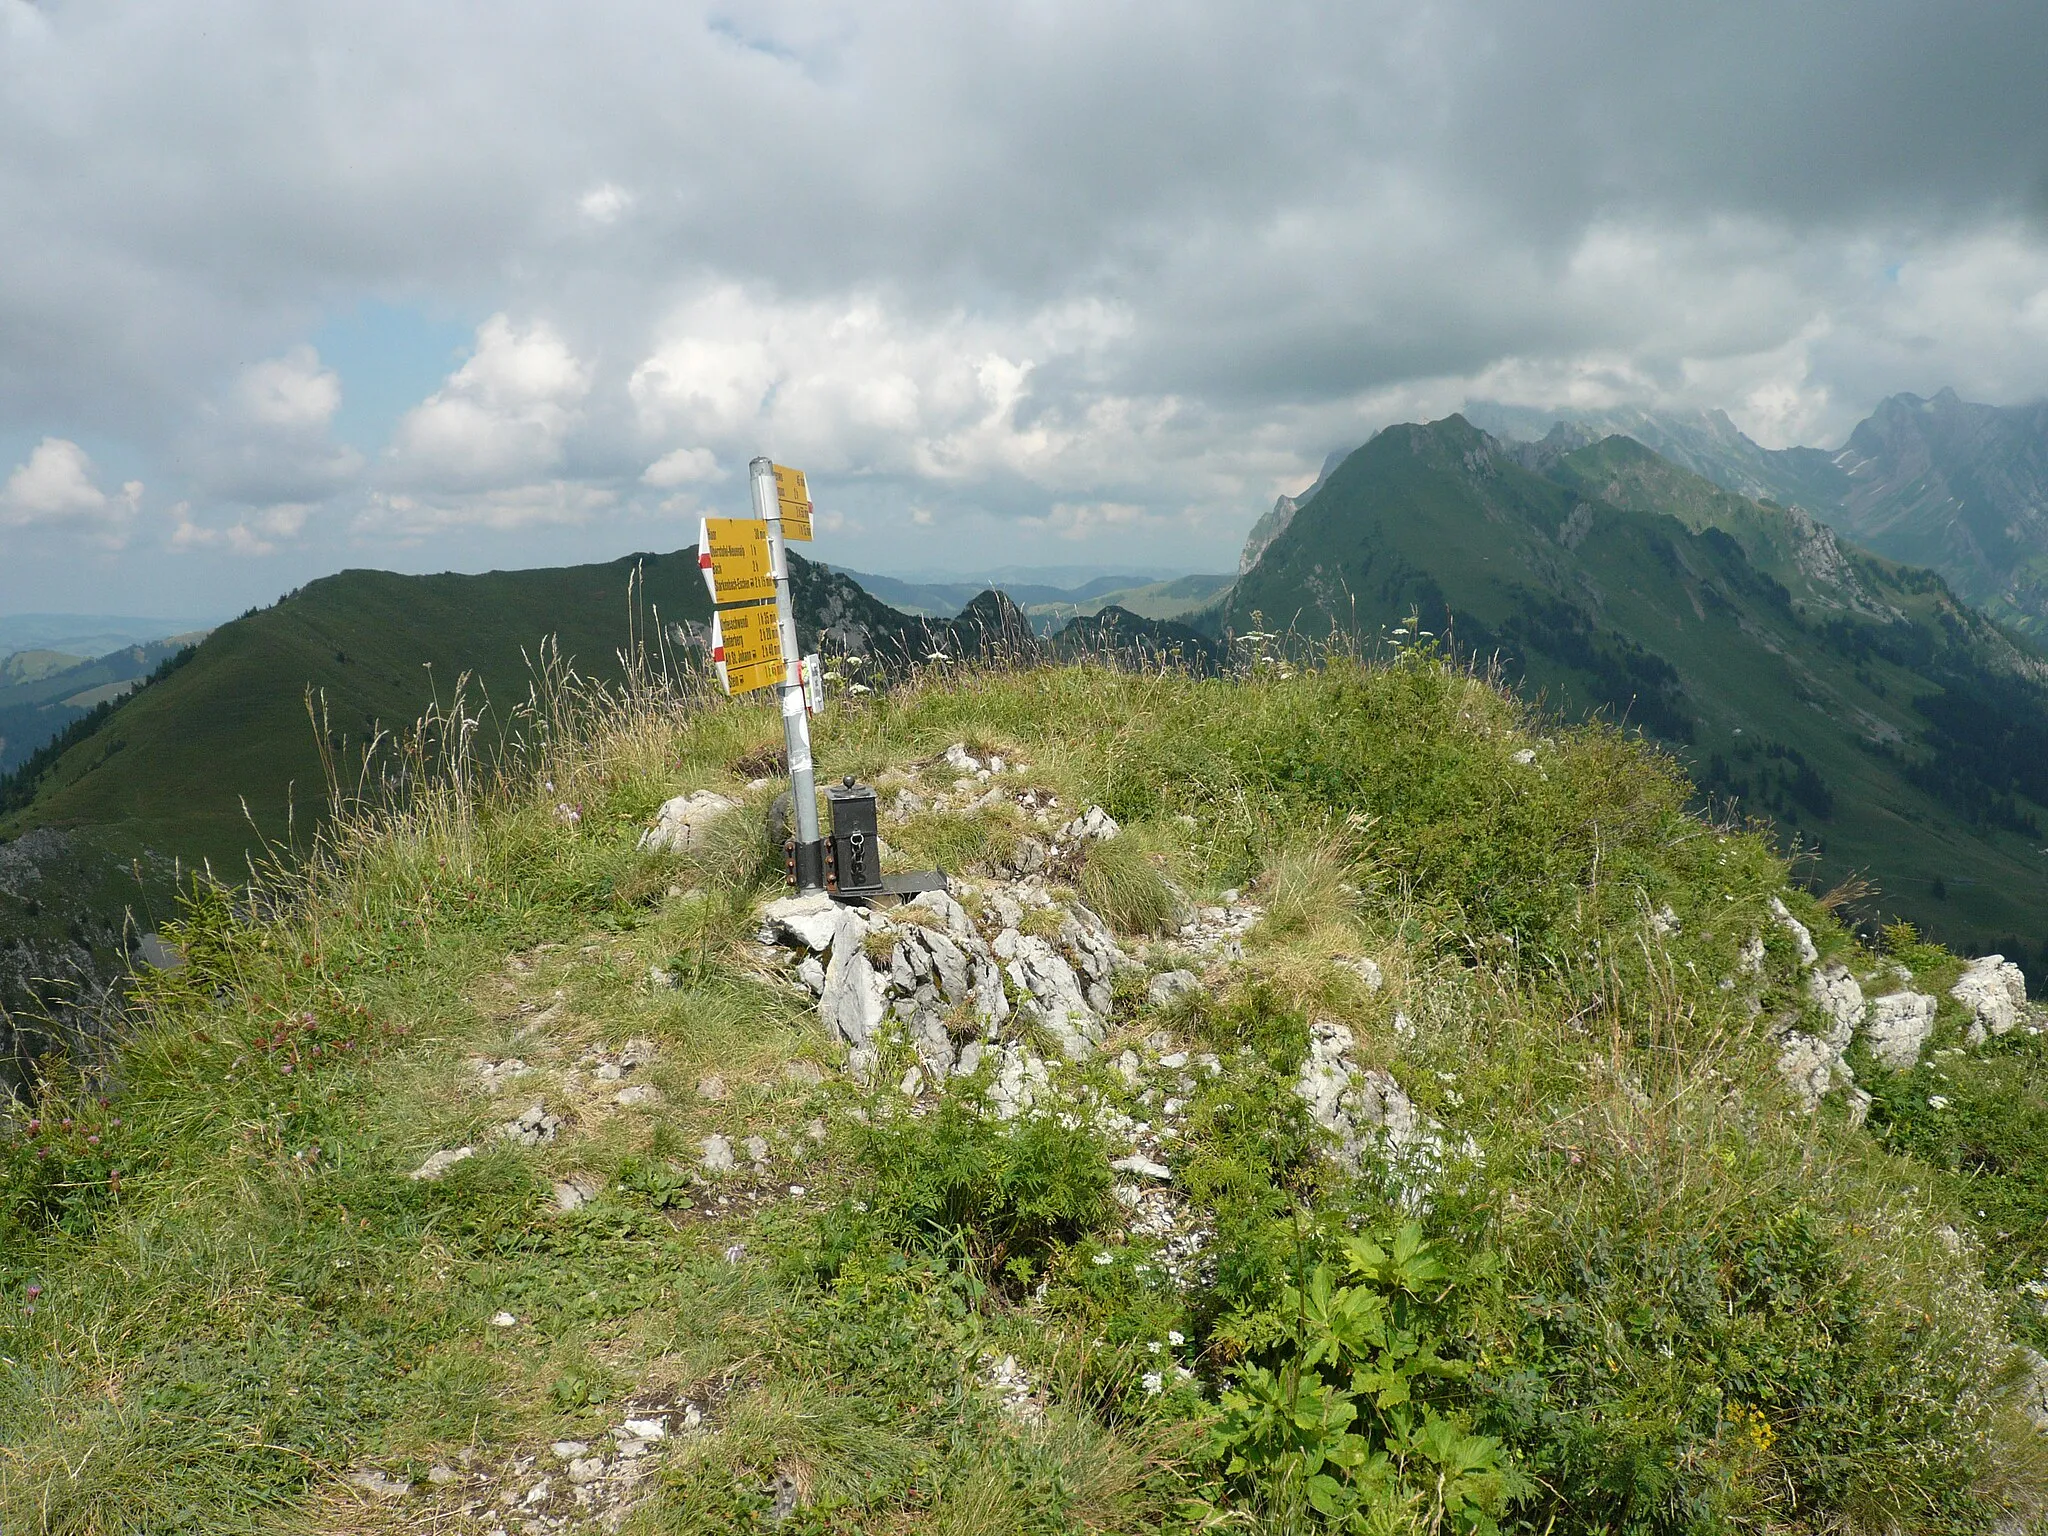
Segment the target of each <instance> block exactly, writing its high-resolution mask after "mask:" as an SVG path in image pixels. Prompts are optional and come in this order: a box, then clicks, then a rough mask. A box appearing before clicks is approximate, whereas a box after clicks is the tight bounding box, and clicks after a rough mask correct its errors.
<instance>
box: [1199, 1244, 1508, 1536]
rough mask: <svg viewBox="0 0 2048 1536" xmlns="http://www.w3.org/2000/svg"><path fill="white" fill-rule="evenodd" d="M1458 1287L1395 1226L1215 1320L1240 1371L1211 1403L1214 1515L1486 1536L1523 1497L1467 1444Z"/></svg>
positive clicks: (1498, 1467)
mask: <svg viewBox="0 0 2048 1536" xmlns="http://www.w3.org/2000/svg"><path fill="white" fill-rule="evenodd" d="M1347 1280H1348V1281H1349V1282H1350V1283H1345V1282H1346V1281H1347ZM1462 1284H1463V1279H1462V1277H1458V1276H1454V1275H1453V1274H1452V1272H1451V1270H1450V1269H1449V1268H1448V1267H1447V1266H1446V1265H1445V1264H1444V1262H1443V1261H1442V1260H1441V1259H1440V1258H1439V1257H1438V1256H1437V1255H1436V1253H1435V1252H1433V1251H1432V1248H1431V1245H1430V1244H1429V1243H1428V1242H1426V1241H1425V1240H1424V1238H1423V1235H1422V1229H1421V1228H1420V1227H1419V1226H1416V1225H1414V1224H1413V1223H1410V1224H1409V1225H1406V1226H1404V1227H1402V1228H1400V1229H1399V1230H1398V1231H1396V1232H1392V1233H1383V1234H1377V1235H1375V1236H1365V1237H1350V1238H1347V1239H1346V1240H1345V1241H1344V1243H1343V1258H1342V1261H1341V1263H1339V1264H1329V1263H1321V1264H1317V1265H1316V1266H1315V1268H1314V1269H1313V1271H1312V1272H1311V1273H1310V1275H1309V1276H1308V1279H1307V1283H1306V1284H1305V1285H1304V1286H1302V1287H1300V1288H1299V1289H1297V1288H1296V1287H1295V1286H1293V1285H1288V1286H1287V1287H1286V1288H1285V1289H1284V1290H1283V1291H1282V1292H1281V1294H1280V1296H1279V1298H1278V1299H1277V1301H1276V1302H1275V1304H1274V1305H1272V1306H1270V1307H1265V1308H1260V1309H1257V1310H1255V1311H1251V1312H1245V1313H1240V1314H1238V1315H1237V1316H1235V1317H1233V1318H1231V1319H1229V1320H1228V1322H1227V1323H1226V1325H1225V1326H1224V1328H1223V1329H1221V1330H1219V1331H1220V1332H1224V1333H1227V1334H1228V1335H1229V1336H1231V1337H1232V1338H1233V1339H1234V1340H1235V1341H1236V1342H1237V1343H1238V1344H1239V1345H1240V1346H1241V1347H1243V1349H1244V1350H1245V1352H1246V1354H1247V1355H1248V1356H1249V1357H1250V1358H1248V1359H1247V1360H1246V1363H1245V1364H1243V1365H1242V1366H1240V1367H1239V1368H1238V1369H1237V1370H1236V1371H1235V1372H1234V1373H1233V1376H1232V1380H1231V1384H1230V1385H1229V1387H1228V1388H1227V1389H1226V1390H1225V1391H1224V1393H1223V1418H1222V1421H1221V1423H1220V1424H1219V1425H1218V1426H1217V1428H1216V1431H1215V1439H1214V1446H1213V1454H1214V1456H1215V1457H1216V1459H1217V1460H1218V1461H1219V1462H1220V1463H1221V1479H1220V1484H1219V1486H1217V1487H1216V1489H1215V1490H1214V1493H1213V1495H1212V1500H1213V1502H1215V1503H1218V1504H1223V1505H1228V1506H1231V1507H1235V1508H1239V1509H1246V1510H1251V1511H1255V1512H1257V1513H1258V1514H1260V1515H1263V1516H1264V1517H1265V1518H1266V1519H1268V1520H1270V1521H1273V1522H1274V1523H1276V1524H1281V1525H1285V1524H1287V1523H1289V1522H1294V1521H1299V1520H1300V1519H1301V1518H1302V1516H1303V1515H1304V1514H1305V1513H1306V1511H1307V1510H1313V1511H1315V1513H1316V1514H1317V1515H1320V1516H1321V1517H1322V1518H1323V1520H1324V1521H1326V1522H1327V1527H1326V1528H1327V1529H1329V1530H1332V1531H1356V1532H1395V1531H1409V1532H1416V1533H1421V1532H1425V1531H1428V1532H1435V1531H1442V1530H1449V1531H1455V1532H1460V1533H1472V1536H1491V1533H1493V1532H1496V1531H1498V1530H1499V1528H1500V1527H1499V1520H1500V1517H1501V1516H1502V1515H1503V1514H1505V1513H1506V1512H1507V1509H1508V1507H1509V1506H1510V1504H1512V1503H1514V1502H1516V1501H1518V1500H1521V1499H1524V1498H1526V1497H1527V1496H1528V1495H1530V1494H1531V1493H1533V1492H1534V1487H1533V1485H1532V1484H1531V1483H1530V1481H1529V1480H1528V1478H1527V1477H1526V1476H1525V1475H1524V1474H1523V1473H1522V1472H1521V1470H1520V1469H1519V1467H1518V1466H1517V1464H1516V1462H1515V1459H1514V1457H1513V1456H1512V1455H1511V1454H1510V1453H1509V1452H1508V1451H1507V1450H1506V1448H1505V1447H1504V1446H1503V1445H1502V1443H1501V1442H1500V1441H1499V1440H1498V1439H1496V1438H1494V1437H1492V1436H1489V1435H1484V1434H1478V1433H1475V1432H1474V1431H1473V1428H1472V1413H1471V1409H1470V1406H1469V1402H1468V1393H1467V1389H1466V1386H1465V1383H1466V1382H1467V1380H1468V1379H1469V1377H1470V1376H1471V1371H1472V1368H1471V1365H1470V1364H1469V1363H1468V1362H1467V1361H1466V1360H1465V1359H1463V1358H1460V1357H1459V1352H1460V1351H1461V1350H1463V1349H1465V1348H1468V1347H1469V1346H1470V1344H1471V1342H1472V1341H1471V1339H1470V1338H1469V1336H1468V1335H1467V1332H1466V1329H1465V1326H1464V1320H1463V1317H1462V1312H1463V1307H1462V1297H1461V1296H1460V1291H1461V1288H1462ZM1447 1351H1448V1353H1447Z"/></svg>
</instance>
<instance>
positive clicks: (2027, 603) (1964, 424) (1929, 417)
mask: <svg viewBox="0 0 2048 1536" xmlns="http://www.w3.org/2000/svg"><path fill="white" fill-rule="evenodd" d="M1834 462H1835V464H1836V466H1837V467H1838V468H1839V469H1840V470H1841V472H1842V474H1843V476H1844V490H1843V495H1842V499H1841V501H1840V503H1839V506H1838V508H1836V509H1833V510H1832V512H1831V520H1832V521H1833V522H1834V523H1835V524H1836V525H1837V526H1838V527H1840V528H1841V529H1842V530H1843V531H1844V532H1846V533H1847V534H1849V536H1850V537H1852V538H1854V539H1855V540H1856V541H1857V542H1859V543H1861V544H1865V545H1868V546H1869V547H1870V548H1872V549H1874V550H1876V551H1877V552H1878V553H1879V554H1882V555H1886V556H1889V557H1890V558H1892V559H1894V560H1905V561H1910V562H1912V563H1913V564H1916V565H1927V566H1932V567H1933V568H1934V569H1936V570H1938V571H1940V572H1941V573H1942V574H1943V575H1944V576H1946V577H1948V579H1949V581H1950V582H1951V583H1952V584H1953V585H1954V586H1955V587H1956V589H1957V591H1958V592H1959V593H1961V595H1962V596H1963V597H1965V598H1966V599H1968V600H1969V601H1971V602H1974V603H1976V604H1978V605H1979V606H1980V607H1983V608H1986V609H1988V610H1989V611H1990V612H1991V613H1992V614H1993V615H1994V616H1995V617H1998V618H2002V619H2006V620H2008V621H2010V622H2013V623H2016V624H2019V625H2021V626H2022V627H2025V628H2029V629H2040V628H2043V627H2048V403H2044V404H2037V405H2030V406H2013V407H2005V406H1995V405H1977V404H1973V403H1971V402H1969V401H1966V400H1963V399H1961V398H1959V397H1958V396H1957V394H1956V392H1955V391H1954V390H1952V389H1944V390H1942V391H1941V393H1939V394H1937V395H1936V396H1934V398H1933V399H1931V400H1923V399H1920V398H1919V397H1918V396H1915V395H1894V396H1893V397H1892V398H1891V399H1889V400H1886V401H1885V402H1884V403H1883V404H1882V405H1880V406H1879V407H1878V408H1877V410H1876V411H1875V412H1873V413H1872V414H1871V416H1870V418H1869V419H1868V420H1867V421H1865V422H1863V423H1862V424H1861V425H1860V426H1858V427H1857V428H1856V430H1855V431H1854V432H1853V433H1852V434H1850V437H1849V441H1848V444H1847V445H1846V446H1845V447H1844V448H1843V449H1842V451H1841V452H1840V453H1838V454H1836V455H1835V460H1834ZM1819 510H1827V509H1819Z"/></svg>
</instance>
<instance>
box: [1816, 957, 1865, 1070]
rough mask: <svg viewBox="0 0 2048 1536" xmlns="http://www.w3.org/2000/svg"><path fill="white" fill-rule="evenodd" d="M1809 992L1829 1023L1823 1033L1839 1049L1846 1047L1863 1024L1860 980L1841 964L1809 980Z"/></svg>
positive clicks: (1829, 967) (1832, 966)
mask: <svg viewBox="0 0 2048 1536" xmlns="http://www.w3.org/2000/svg"><path fill="white" fill-rule="evenodd" d="M1806 990H1807V993H1808V994H1809V995H1810V996H1811V997H1812V998H1813V1001H1814V1004H1815V1005H1816V1006H1817V1007H1818V1008H1819V1009H1820V1011H1821V1014H1822V1016H1823V1017H1824V1018H1826V1019H1827V1021H1828V1027H1827V1029H1826V1030H1825V1031H1824V1032H1823V1034H1824V1036H1825V1038H1826V1039H1827V1040H1828V1041H1829V1042H1830V1043H1831V1044H1833V1045H1834V1046H1835V1048H1836V1049H1837V1050H1841V1049H1844V1048H1846V1047H1847V1046H1848V1044H1849V1042H1850V1041H1851V1040H1853V1039H1854V1038H1855V1037H1856V1029H1857V1026H1858V1025H1860V1024H1861V1023H1862V1022H1863V1015H1864V1002H1863V989H1862V988H1861V987H1860V986H1858V985H1857V984H1856V978H1855V977H1854V976H1852V975H1850V974H1849V968H1848V967H1847V966H1846V965H1843V964H1841V963H1840V962H1839V961H1838V962H1836V963H1835V964H1833V965H1830V966H1828V967H1827V968H1826V969H1824V970H1819V971H1815V972H1814V973H1813V974H1812V975H1811V976H1809V977H1807V978H1806Z"/></svg>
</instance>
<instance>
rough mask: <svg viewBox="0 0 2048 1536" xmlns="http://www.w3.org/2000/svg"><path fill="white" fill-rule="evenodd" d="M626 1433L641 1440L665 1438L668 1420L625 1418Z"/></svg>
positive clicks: (666, 1436)
mask: <svg viewBox="0 0 2048 1536" xmlns="http://www.w3.org/2000/svg"><path fill="white" fill-rule="evenodd" d="M626 1433H627V1434H629V1435H633V1436H635V1437H636V1438H638V1439H641V1440H666V1439H667V1438H668V1420H667V1419H628V1420H626Z"/></svg>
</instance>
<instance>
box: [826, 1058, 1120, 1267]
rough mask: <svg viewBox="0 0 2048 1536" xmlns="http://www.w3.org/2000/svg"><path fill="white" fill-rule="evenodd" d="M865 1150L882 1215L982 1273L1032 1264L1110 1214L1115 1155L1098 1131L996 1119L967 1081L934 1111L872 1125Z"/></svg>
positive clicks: (1032, 1119) (1033, 1119)
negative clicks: (1111, 1156) (1104, 1146)
mask: <svg viewBox="0 0 2048 1536" xmlns="http://www.w3.org/2000/svg"><path fill="white" fill-rule="evenodd" d="M861 1151H862V1159H863V1161H864V1162H865V1163H866V1165H867V1167H868V1169H869V1171H870V1172H871V1173H872V1174H873V1175H874V1178H875V1185H876V1193H875V1196H874V1205H875V1210H876V1213H877V1214H878V1215H879V1216H881V1217H882V1218H883V1219H884V1220H886V1221H887V1222H889V1223H891V1224H892V1225H894V1226H895V1227H897V1228H898V1229H900V1230H901V1231H902V1232H904V1233H905V1234H907V1235H908V1236H909V1237H910V1238H911V1239H912V1240H913V1241H915V1242H918V1243H921V1244H924V1245H926V1246H932V1247H938V1248H944V1249H953V1250H956V1251H958V1252H959V1253H961V1254H962V1255H963V1256H964V1257H965V1258H966V1259H967V1260H968V1261H969V1262H970V1263H971V1264H972V1265H973V1266H974V1267H975V1268H976V1269H977V1270H978V1271H980V1272H982V1273H984V1274H993V1273H999V1272H1002V1271H1004V1270H1005V1269H1006V1268H1008V1269H1009V1270H1010V1272H1011V1273H1013V1274H1016V1273H1020V1272H1021V1271H1020V1270H1019V1269H1018V1268H1017V1267H1014V1266H1015V1265H1016V1264H1017V1261H1021V1263H1022V1265H1025V1266H1035V1265H1037V1264H1038V1263H1040V1262H1042V1261H1043V1259H1044V1257H1045V1256H1046V1254H1047V1253H1048V1252H1049V1251H1050V1250H1051V1249H1052V1248H1054V1247H1055V1246H1057V1245H1059V1244H1062V1243H1068V1242H1072V1241H1073V1240H1074V1239H1076V1238H1078V1237H1080V1236H1081V1235H1083V1234H1084V1233H1087V1232H1091V1231H1093V1230H1095V1229H1096V1228H1097V1227H1098V1226H1099V1225H1100V1224H1101V1223H1102V1222H1103V1221H1104V1219H1105V1218H1106V1217H1107V1215H1108V1213H1109V1186H1110V1170H1109V1161H1108V1158H1107V1156H1106V1155H1105V1154H1104V1152H1103V1149H1102V1146H1101V1144H1100V1143H1099V1142H1098V1141H1097V1139H1096V1138H1095V1137H1094V1136H1093V1135H1092V1134H1090V1133H1089V1132H1087V1131H1085V1130H1082V1129H1080V1128H1070V1127H1068V1126H1063V1125H1061V1124H1060V1123H1059V1122H1058V1121H1057V1120H1055V1119H1052V1118H1050V1117H1044V1116H1029V1115H1027V1116H1022V1117H1019V1118H1018V1119H1016V1120H1010V1121H1004V1120H998V1119H996V1118H995V1117H994V1116H993V1115H992V1114H990V1113H988V1111H987V1109H986V1107H985V1106H984V1104H983V1103H982V1102H981V1100H980V1097H979V1093H978V1090H977V1089H976V1088H975V1087H974V1086H973V1085H971V1084H970V1085H969V1086H966V1087H963V1088H960V1089H958V1090H956V1091H949V1092H948V1093H946V1094H945V1095H944V1096H943V1097H942V1098H941V1099H940V1101H939V1103H938V1106H937V1107H936V1108H935V1109H934V1110H933V1111H932V1112H931V1113H930V1114H927V1115H924V1116H922V1117H919V1118H912V1117H910V1116H907V1115H905V1116H896V1117H892V1118H891V1119H888V1120H884V1121H881V1122H879V1123H877V1124H875V1125H873V1126H871V1127H870V1128H869V1129H868V1132H867V1135H866V1136H865V1138H864V1144H863V1146H862V1149H861Z"/></svg>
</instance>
